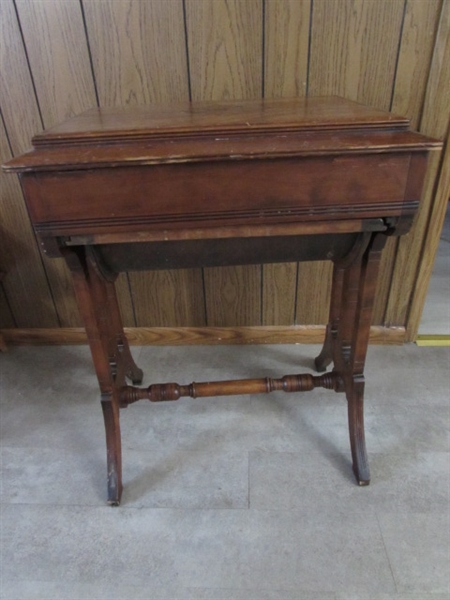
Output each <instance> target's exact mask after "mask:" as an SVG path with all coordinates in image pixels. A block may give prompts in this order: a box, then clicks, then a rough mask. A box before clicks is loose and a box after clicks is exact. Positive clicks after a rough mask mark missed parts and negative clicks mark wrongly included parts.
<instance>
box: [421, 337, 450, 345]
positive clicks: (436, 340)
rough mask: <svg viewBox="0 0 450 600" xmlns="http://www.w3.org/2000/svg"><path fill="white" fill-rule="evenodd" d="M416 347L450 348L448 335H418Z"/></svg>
mask: <svg viewBox="0 0 450 600" xmlns="http://www.w3.org/2000/svg"><path fill="white" fill-rule="evenodd" d="M416 344H417V345H418V346H450V335H418V336H417V340H416Z"/></svg>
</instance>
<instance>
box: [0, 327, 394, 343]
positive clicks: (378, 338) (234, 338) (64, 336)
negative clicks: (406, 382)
mask: <svg viewBox="0 0 450 600" xmlns="http://www.w3.org/2000/svg"><path fill="white" fill-rule="evenodd" d="M125 333H126V336H127V339H128V340H129V342H130V344H133V345H136V346H146V345H151V346H189V345H207V346H210V345H226V344H236V345H238V344H241V345H242V344H252V345H253V344H322V343H323V339H324V337H325V326H324V325H301V326H292V325H291V326H289V327H259V326H255V327H151V328H149V327H132V328H125ZM0 334H2V335H3V336H4V338H5V340H6V342H8V343H11V344H20V345H28V344H46V345H47V344H86V342H87V337H86V333H85V331H84V329H82V328H76V327H73V328H70V329H69V328H64V327H60V328H59V329H39V328H36V327H35V328H32V329H1V330H0ZM404 341H405V328H404V327H377V326H374V327H371V328H370V342H371V343H373V344H402V343H403V342H404Z"/></svg>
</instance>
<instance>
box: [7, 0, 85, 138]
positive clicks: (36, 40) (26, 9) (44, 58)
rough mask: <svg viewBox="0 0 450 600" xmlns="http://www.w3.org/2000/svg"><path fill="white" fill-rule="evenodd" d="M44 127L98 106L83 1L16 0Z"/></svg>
mask: <svg viewBox="0 0 450 600" xmlns="http://www.w3.org/2000/svg"><path fill="white" fill-rule="evenodd" d="M16 5H17V12H18V15H19V20H20V25H21V28H22V32H23V36H24V41H25V46H26V49H27V52H28V59H29V61H30V66H31V71H32V74H33V80H34V84H35V87H36V92H37V97H38V100H39V106H40V108H41V113H42V118H43V120H44V125H45V127H51V126H52V125H55V124H56V123H59V122H61V121H63V120H64V119H67V118H69V117H71V116H73V115H75V114H78V113H80V112H82V111H83V110H86V109H88V108H91V107H92V106H95V105H96V98H95V89H94V81H93V78H92V72H91V68H90V63H89V52H88V47H87V43H86V35H85V31H84V25H83V17H82V13H81V7H80V3H79V1H78V0H67V1H66V2H60V1H59V0H46V2H35V1H34V0H16Z"/></svg>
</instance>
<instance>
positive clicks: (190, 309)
mask: <svg viewBox="0 0 450 600" xmlns="http://www.w3.org/2000/svg"><path fill="white" fill-rule="evenodd" d="M83 6H84V10H85V18H86V28H87V33H88V39H89V45H90V49H91V53H92V63H93V69H94V74H95V80H96V84H97V92H98V98H99V103H100V106H101V107H108V106H135V105H146V104H154V103H169V102H177V101H178V102H180V101H183V100H189V83H188V74H187V68H186V65H187V58H186V47H185V41H184V22H183V5H182V2H181V0H174V1H171V2H167V1H165V0H151V1H150V2H132V1H129V0H125V1H121V2H116V1H114V0H111V1H105V2H97V1H96V0H88V1H87V2H84V3H83ZM128 281H129V283H130V289H131V295H132V299H130V301H129V304H130V306H133V309H134V315H135V318H136V322H137V324H138V325H140V326H149V325H187V324H195V325H198V324H203V319H202V318H201V316H200V314H199V310H198V306H203V304H204V300H203V287H202V285H201V274H200V273H195V272H191V273H190V274H189V275H188V274H187V273H182V272H178V273H177V272H175V271H172V272H170V273H163V272H158V273H152V274H150V273H131V274H130V275H129V277H128ZM176 290H179V291H178V297H177V299H176V300H174V295H175V294H176ZM124 295H125V296H126V294H124ZM193 298H197V299H198V298H200V302H199V303H196V302H194V301H193ZM120 304H121V307H122V312H123V313H125V314H127V315H128V317H127V318H126V320H128V321H129V320H130V317H131V315H130V313H129V311H125V310H124V308H123V307H124V302H123V300H121V301H120Z"/></svg>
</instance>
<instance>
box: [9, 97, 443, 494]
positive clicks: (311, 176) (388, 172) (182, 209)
mask: <svg viewBox="0 0 450 600" xmlns="http://www.w3.org/2000/svg"><path fill="white" fill-rule="evenodd" d="M33 146H34V148H33V150H32V151H31V152H29V153H27V154H25V155H23V156H20V157H18V158H15V159H14V160H12V161H10V162H9V163H8V165H6V167H5V168H6V169H7V170H9V171H13V172H18V173H19V174H20V178H21V182H22V187H23V190H24V193H25V197H26V202H27V205H28V210H29V213H30V216H31V220H32V222H33V226H34V228H35V231H36V233H37V236H38V239H39V242H40V243H41V244H42V246H43V248H44V252H46V253H47V254H48V255H49V256H61V255H62V256H63V257H64V258H65V260H66V262H67V264H68V266H69V268H70V270H71V272H72V275H73V281H74V285H75V292H76V296H77V300H78V305H79V309H80V312H81V314H82V317H83V319H84V323H85V327H86V332H87V335H88V338H89V344H90V348H91V352H92V357H93V361H94V365H95V370H96V373H97V377H98V381H99V385H100V390H101V403H102V408H103V415H104V419H105V427H106V444H107V462H108V465H107V473H108V502H109V503H110V504H115V505H116V504H119V502H120V497H121V492H122V465H121V438H120V423H119V409H120V408H125V407H127V406H128V405H129V404H131V403H133V402H135V401H137V400H140V399H143V398H147V399H149V400H151V401H152V402H159V401H163V400H178V399H179V398H180V397H182V396H191V397H194V398H195V397H198V396H216V395H235V394H256V393H257V394H260V393H264V392H272V391H276V390H283V391H285V392H300V391H306V390H312V389H313V388H315V387H324V388H327V389H331V390H334V391H336V392H345V394H346V397H347V400H348V418H349V430H350V443H351V451H352V459H353V470H354V472H355V476H356V480H357V482H358V483H359V484H360V485H367V484H368V483H369V479H370V476H369V467H368V462H367V455H366V447H365V441H364V420H363V395H364V374H363V372H364V362H365V358H366V351H367V345H368V339H369V328H370V324H371V317H372V306H373V300H374V295H375V287H376V281H377V273H378V268H379V263H380V255H381V250H382V248H383V245H384V243H385V240H386V236H387V235H401V234H403V233H405V232H407V231H408V230H409V228H410V226H411V222H412V219H413V216H414V214H415V212H416V210H417V207H418V204H419V199H420V195H421V190H422V184H423V179H424V174H425V170H426V162H427V155H428V152H429V150H430V149H432V148H436V147H439V146H440V143H439V142H437V141H436V140H432V139H430V138H426V137H424V136H422V135H419V134H418V133H414V132H411V131H409V130H408V120H407V119H405V118H401V117H397V116H395V115H392V114H390V113H387V112H383V111H379V110H374V109H371V108H367V107H364V106H362V105H359V104H356V103H354V102H349V101H347V100H344V99H342V98H337V97H331V98H308V99H294V100H258V101H249V102H248V101H246V102H229V103H198V104H194V103H186V104H183V105H171V106H170V105H169V106H164V107H158V106H149V107H145V108H144V107H142V108H136V109H128V110H120V109H93V110H90V111H88V112H86V113H83V114H82V115H79V116H77V117H74V118H73V119H70V120H69V121H67V122H65V123H63V124H62V125H60V126H57V127H54V128H53V129H49V130H48V131H45V132H44V133H41V134H39V135H37V136H36V137H35V138H34V139H33ZM324 259H329V260H332V261H333V263H334V274H333V287H332V297H331V309H330V318H329V323H328V326H327V332H326V339H325V343H324V346H323V350H322V352H321V353H320V355H319V356H318V357H317V358H316V367H317V370H318V371H325V370H326V368H327V367H328V365H329V364H330V363H331V362H333V364H334V368H333V370H332V371H329V372H327V373H325V374H323V375H320V376H312V375H309V374H305V375H287V376H285V377H282V378H281V379H269V378H266V379H249V380H241V381H221V382H208V383H192V384H190V385H178V384H175V383H168V384H154V385H150V386H149V387H148V388H139V387H134V386H130V385H127V384H126V379H129V380H131V382H132V383H133V384H134V385H136V384H139V383H141V381H142V371H141V370H140V369H139V368H138V367H137V366H136V365H135V363H134V362H133V359H132V357H131V354H130V349H129V346H128V342H127V339H126V337H125V335H124V332H123V327H122V322H121V317H120V312H119V308H118V304H117V299H116V293H115V289H114V279H115V278H116V276H117V274H118V273H119V272H121V271H128V270H139V269H174V268H187V267H207V266H219V265H242V264H252V263H254V264H255V263H267V262H283V261H300V260H324Z"/></svg>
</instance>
